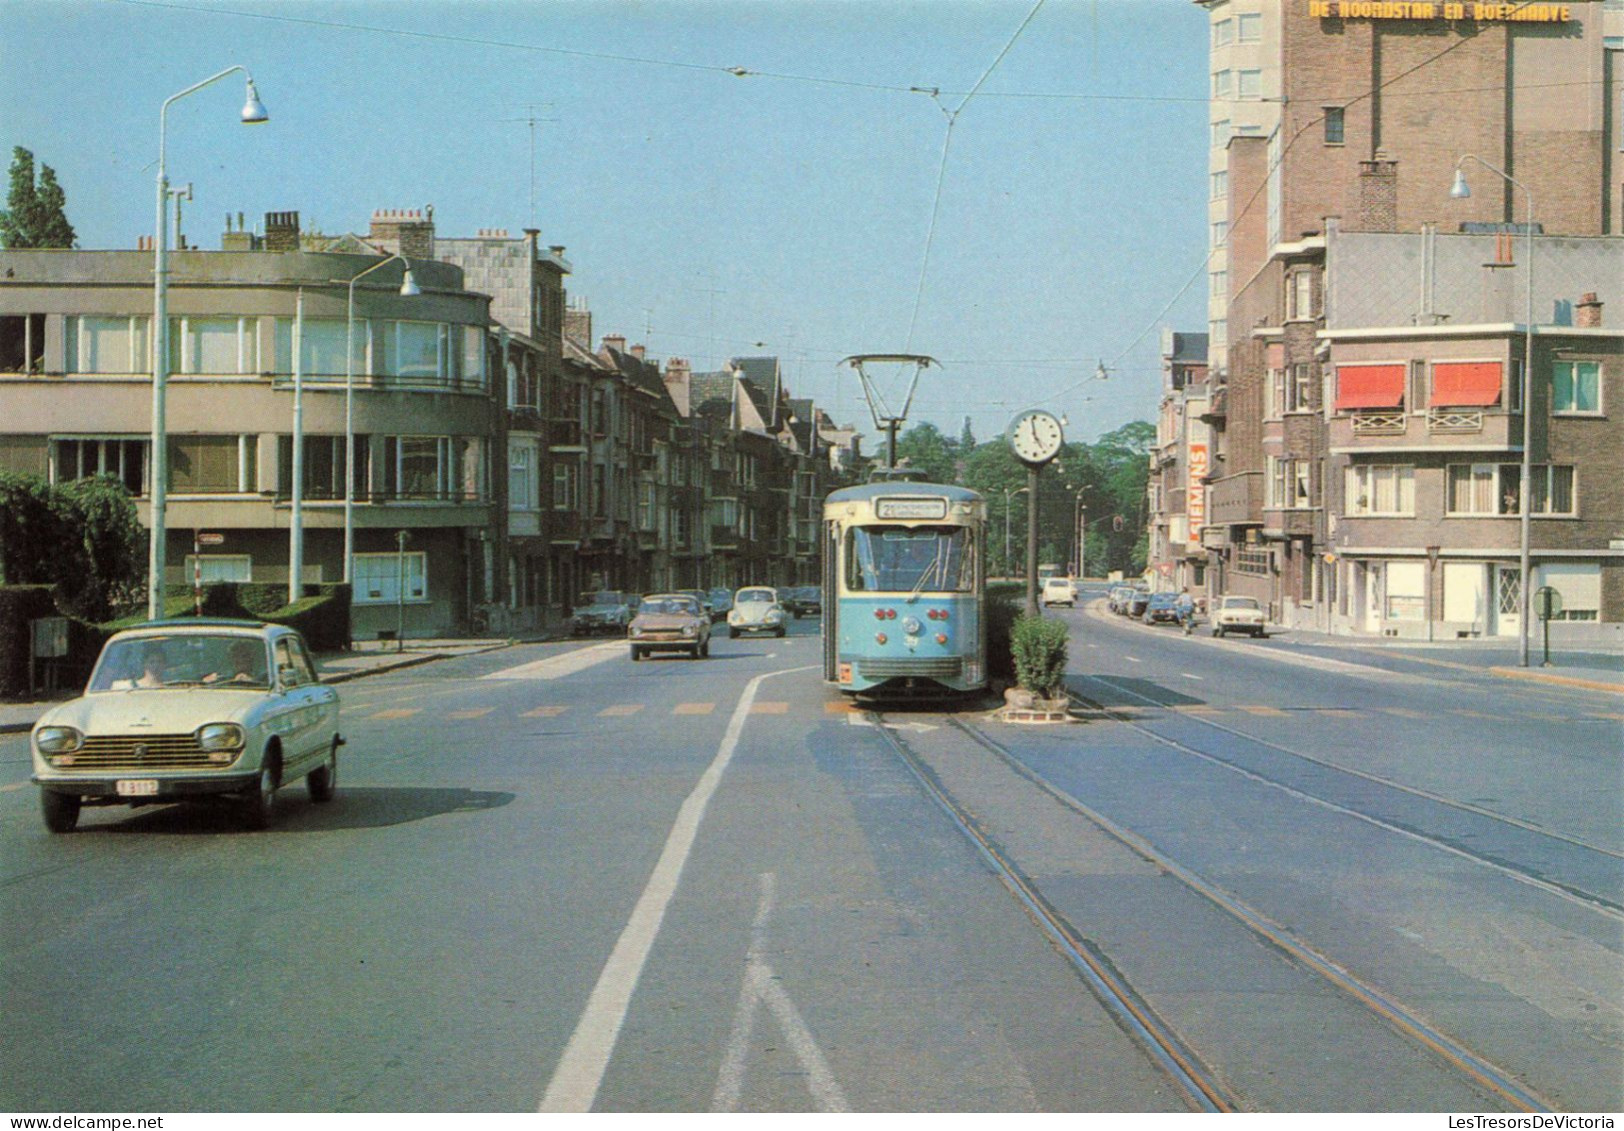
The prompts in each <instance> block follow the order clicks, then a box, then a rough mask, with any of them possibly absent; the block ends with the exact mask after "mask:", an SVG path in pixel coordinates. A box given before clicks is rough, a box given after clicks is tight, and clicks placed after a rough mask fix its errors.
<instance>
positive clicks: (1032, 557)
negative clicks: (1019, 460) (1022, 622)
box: [1026, 464, 1043, 617]
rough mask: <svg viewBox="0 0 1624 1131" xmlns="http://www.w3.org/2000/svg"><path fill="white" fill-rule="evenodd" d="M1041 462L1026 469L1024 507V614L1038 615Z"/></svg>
mask: <svg viewBox="0 0 1624 1131" xmlns="http://www.w3.org/2000/svg"><path fill="white" fill-rule="evenodd" d="M1041 470H1043V467H1042V465H1041V464H1034V465H1030V466H1028V467H1027V469H1026V490H1027V492H1028V494H1029V495H1030V498H1028V499H1027V503H1028V506H1027V508H1026V615H1027V616H1029V617H1035V616H1040V615H1041V614H1040V612H1039V611H1038V472H1040V471H1041Z"/></svg>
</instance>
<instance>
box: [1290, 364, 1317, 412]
mask: <svg viewBox="0 0 1624 1131" xmlns="http://www.w3.org/2000/svg"><path fill="white" fill-rule="evenodd" d="M1313 408H1314V367H1313V366H1311V365H1309V364H1308V362H1306V361H1299V362H1296V363H1295V364H1293V365H1292V367H1291V383H1290V385H1288V386H1287V388H1286V411H1287V412H1312V411H1313Z"/></svg>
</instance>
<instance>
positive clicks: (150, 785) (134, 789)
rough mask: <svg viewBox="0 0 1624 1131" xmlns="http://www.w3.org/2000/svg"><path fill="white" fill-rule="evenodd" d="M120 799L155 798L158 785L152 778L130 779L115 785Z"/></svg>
mask: <svg viewBox="0 0 1624 1131" xmlns="http://www.w3.org/2000/svg"><path fill="white" fill-rule="evenodd" d="M116 788H117V790H118V795H119V796H120V797H156V796H158V783H157V781H156V780H154V779H152V778H130V779H126V780H123V781H120V782H118V783H117V785H116Z"/></svg>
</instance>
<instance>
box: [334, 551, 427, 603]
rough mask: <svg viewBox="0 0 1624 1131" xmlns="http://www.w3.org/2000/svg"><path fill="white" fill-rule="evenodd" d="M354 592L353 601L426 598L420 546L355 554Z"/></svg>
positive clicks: (425, 581) (423, 565)
mask: <svg viewBox="0 0 1624 1131" xmlns="http://www.w3.org/2000/svg"><path fill="white" fill-rule="evenodd" d="M351 577H352V579H353V581H354V586H355V588H354V595H353V597H352V598H351V599H352V600H353V601H354V602H355V603H356V604H357V605H393V604H395V603H397V602H399V601H401V600H402V599H404V600H406V601H411V602H421V601H426V600H428V591H429V582H428V555H427V554H425V553H424V552H423V551H421V550H415V551H412V552H410V553H405V554H401V553H394V554H356V555H355V565H354V569H353V570H352V571H351Z"/></svg>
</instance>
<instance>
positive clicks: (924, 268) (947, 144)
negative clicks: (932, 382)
mask: <svg viewBox="0 0 1624 1131" xmlns="http://www.w3.org/2000/svg"><path fill="white" fill-rule="evenodd" d="M1044 2H1045V0H1037V3H1036V4H1034V5H1032V10H1031V11H1030V12H1028V13H1026V18H1025V19H1024V20H1022V21H1021V24H1020V26H1019V27H1017V28H1016V29H1015V34H1014V35H1012V36H1010V37H1009V42H1007V43H1005V44H1004V47H1003V50H1001V51H999V52H998V56H997V58H995V59H993V61H992V63H991V65H989V66H988V67H987V69H986V70H985V71H983V72H982V73H981V77H980V78H979V79H977V80H976V84H975V85H974V86H973V87H971V88H970V93H969V94H966V95H965V96H964V99H963V100H962V101H961V102H960V103H959V104H958V105H957V106H956V107H954V108H953V109H952V110H949V109H947V108H946V107H945V106H942V105H941V97H940V91H937V90H934V89H933V90H930V91H924V90H923V89H922V88H915V90H916V91H917V92H919V93H928V94H929V95H930V96H931V98H932V99H934V100H935V102H936V104H937V105H938V106H939V107H941V110H942V113H944V114H946V115H947V133H946V135H945V136H944V137H943V138H942V159H941V162H940V164H939V165H938V166H937V169H936V192H935V194H934V196H933V197H932V198H931V203H930V224H929V226H928V227H927V228H926V230H925V252H924V255H922V256H921V257H920V262H919V286H918V288H917V289H916V290H915V291H914V305H913V314H912V315H910V316H909V318H908V334H907V337H906V338H904V339H903V343H904V344H903V347H902V349H903V352H904V353H906V352H908V351H909V350H911V349H913V337H914V330H915V329H916V328H917V327H918V325H919V308H920V306H921V305H923V303H924V300H925V279H926V277H927V275H928V273H929V271H930V249H931V245H932V244H933V243H934V242H935V240H936V218H937V216H938V215H939V214H940V212H941V208H942V185H943V184H944V183H946V180H947V156H948V153H949V152H950V151H951V150H952V148H953V127H954V126H956V125H957V124H958V121H959V115H960V114H962V113H964V108H965V107H966V106H968V105H969V104H970V100H971V99H972V98H974V97H975V96H976V95H977V94H978V93H980V91H981V88H982V86H984V85H985V84H986V82H987V80H988V79H989V78H991V77H992V73H993V72H994V71H995V70H997V69H998V64H1000V63H1002V62H1003V61H1004V56H1006V55H1008V54H1009V52H1010V49H1011V48H1013V47H1014V46H1015V43H1016V41H1017V40H1018V39H1020V38H1021V35H1022V34H1023V33H1024V32H1025V31H1026V29H1027V26H1028V25H1029V24H1031V22H1032V20H1033V19H1034V18H1035V17H1036V16H1037V14H1038V12H1039V11H1040V10H1041V9H1042V7H1043V5H1044Z"/></svg>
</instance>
